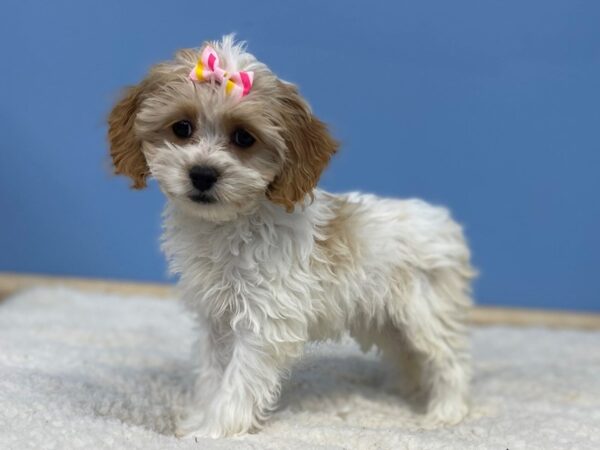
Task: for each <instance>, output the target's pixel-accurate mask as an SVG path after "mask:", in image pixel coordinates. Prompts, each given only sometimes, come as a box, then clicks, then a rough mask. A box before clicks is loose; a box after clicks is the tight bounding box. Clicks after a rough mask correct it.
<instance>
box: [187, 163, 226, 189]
mask: <svg viewBox="0 0 600 450" xmlns="http://www.w3.org/2000/svg"><path fill="white" fill-rule="evenodd" d="M218 178H219V172H217V171H216V170H215V169H213V168H212V167H204V166H194V167H192V168H191V169H190V180H192V184H193V185H194V187H195V188H196V189H198V190H199V191H200V192H204V191H208V190H209V189H210V188H211V187H212V185H213V184H215V182H216V181H217V179H218Z"/></svg>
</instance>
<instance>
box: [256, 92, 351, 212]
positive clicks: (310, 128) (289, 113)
mask: <svg viewBox="0 0 600 450" xmlns="http://www.w3.org/2000/svg"><path fill="white" fill-rule="evenodd" d="M279 92H280V95H279V96H278V98H277V101H278V108H280V113H281V117H282V121H283V123H282V124H281V125H282V126H281V128H282V134H283V136H284V139H285V142H286V146H287V154H286V160H285V161H284V163H283V168H282V170H281V172H280V173H279V175H278V176H277V178H275V180H274V181H273V182H272V183H271V185H270V186H269V190H268V192H267V196H268V198H269V199H270V200H271V201H272V202H275V203H278V204H280V205H283V206H285V208H286V209H287V211H288V212H292V211H293V210H294V205H295V204H296V203H297V202H299V201H302V200H303V199H304V197H305V196H306V195H307V194H309V195H311V196H312V190H313V189H314V188H315V187H316V185H317V182H318V181H319V177H320V176H321V173H322V172H323V170H324V169H325V167H326V166H327V164H328V163H329V160H330V159H331V157H332V156H333V154H334V153H335V152H336V151H337V149H338V145H339V144H338V142H337V141H336V140H335V139H333V137H331V135H330V134H329V131H328V129H327V126H326V125H325V124H324V123H323V122H321V121H320V120H319V119H317V118H316V117H315V116H314V115H313V114H312V112H311V110H310V107H309V106H308V104H307V103H306V102H305V101H304V100H303V99H302V97H301V96H300V94H299V93H298V89H297V88H296V87H295V86H293V85H291V84H287V83H283V82H280V86H279Z"/></svg>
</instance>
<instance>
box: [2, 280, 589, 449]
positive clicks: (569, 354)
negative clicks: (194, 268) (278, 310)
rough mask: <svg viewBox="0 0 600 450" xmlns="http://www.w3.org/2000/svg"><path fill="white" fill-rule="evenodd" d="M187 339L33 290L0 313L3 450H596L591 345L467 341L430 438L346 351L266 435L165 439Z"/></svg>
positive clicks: (379, 368) (160, 325) (105, 302)
mask: <svg viewBox="0 0 600 450" xmlns="http://www.w3.org/2000/svg"><path fill="white" fill-rule="evenodd" d="M192 339H193V326H192V323H191V321H190V320H189V318H188V317H187V316H186V315H185V314H184V313H183V312H182V310H181V309H180V308H179V306H178V304H177V302H174V301H168V300H156V299H150V298H118V297H114V296H104V295H90V294H83V293H79V292H75V291H70V290H63V289H36V290H31V291H27V292H23V293H21V294H18V295H16V296H14V297H12V298H9V299H7V300H5V301H3V302H0V449H2V450H4V449H25V448H35V449H72V448H82V449H83V448H85V449H103V448H110V449H119V448H126V449H145V450H148V449H170V448H196V449H197V448H217V449H221V448H222V449H225V448H227V449H229V448H234V449H235V448H256V449H270V448H272V449H285V448H292V449H311V448H328V449H329V448H331V449H333V448H373V449H375V448H394V449H401V448H410V449H429V448H432V449H433V448H450V449H452V448H456V449H469V448H482V449H488V448H489V449H511V450H514V449H519V448H523V449H534V448H539V449H551V448H578V449H586V448H589V449H598V448H600V332H583V331H550V330H545V329H539V328H538V329H517V328H508V327H494V328H478V329H475V330H474V331H473V351H474V365H475V376H474V380H473V408H472V412H471V414H470V416H469V417H468V418H467V419H466V420H465V422H463V423H462V424H461V425H459V426H456V427H452V428H445V429H436V430H425V429H423V428H422V427H421V426H420V416H419V415H418V414H417V413H415V412H413V410H412V409H411V406H410V405H408V404H407V403H406V402H404V401H403V400H402V399H401V398H399V397H397V396H395V395H393V394H392V393H390V392H388V391H387V390H386V389H385V387H384V379H385V377H386V374H387V369H386V368H385V366H384V365H382V364H381V363H380V362H379V361H378V358H377V356H376V355H374V354H367V355H363V354H361V353H360V351H358V350H357V348H356V346H355V345H354V344H353V343H351V342H343V343H341V344H326V345H320V346H312V347H310V348H309V351H308V353H307V355H306V357H305V358H304V359H303V360H302V361H301V362H299V363H298V365H297V367H296V368H295V369H294V371H293V372H292V376H291V379H290V380H289V381H288V382H287V383H286V384H285V388H284V392H283V397H282V400H281V406H280V408H279V410H278V411H277V412H276V413H275V415H274V417H273V418H272V420H271V421H270V422H269V423H268V425H267V426H266V427H265V428H264V430H262V431H261V432H259V433H257V434H254V435H247V436H243V437H240V438H235V439H227V440H217V441H213V440H201V441H198V442H194V441H193V440H192V441H190V440H178V439H176V438H175V437H173V435H172V430H173V424H174V421H175V418H176V417H177V415H178V414H180V412H181V411H180V410H181V405H182V404H183V402H184V400H185V398H186V395H187V389H188V386H189V373H190V363H189V348H190V344H191V341H192Z"/></svg>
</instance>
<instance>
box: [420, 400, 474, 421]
mask: <svg viewBox="0 0 600 450" xmlns="http://www.w3.org/2000/svg"><path fill="white" fill-rule="evenodd" d="M468 413H469V406H468V404H467V402H465V401H464V400H463V399H452V400H449V399H448V400H445V401H440V402H435V403H430V404H429V407H428V408H427V415H426V416H425V420H424V425H425V427H426V428H438V427H443V426H449V425H456V424H458V423H460V422H461V421H462V420H463V419H464V418H465V417H466V416H467V414H468Z"/></svg>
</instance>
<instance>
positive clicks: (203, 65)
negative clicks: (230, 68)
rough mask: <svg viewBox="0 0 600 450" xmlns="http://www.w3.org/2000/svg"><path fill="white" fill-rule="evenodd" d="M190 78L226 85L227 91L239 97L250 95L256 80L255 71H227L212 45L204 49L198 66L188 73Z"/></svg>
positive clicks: (228, 93)
mask: <svg viewBox="0 0 600 450" xmlns="http://www.w3.org/2000/svg"><path fill="white" fill-rule="evenodd" d="M188 77H189V79H190V80H193V81H197V82H203V81H214V82H216V83H218V84H224V85H225V93H226V94H227V95H231V96H232V97H235V98H237V99H241V98H242V97H244V96H245V95H248V93H249V92H250V88H251V87H252V81H253V80H254V72H248V71H244V70H240V71H239V72H231V73H229V72H227V71H226V70H225V69H223V68H222V67H221V66H220V65H219V56H218V55H217V52H215V50H214V49H213V48H212V47H211V46H210V45H206V46H205V47H204V48H203V49H202V53H201V54H200V58H199V59H198V62H197V63H196V67H194V68H193V69H192V71H191V72H190V74H189V75H188Z"/></svg>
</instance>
